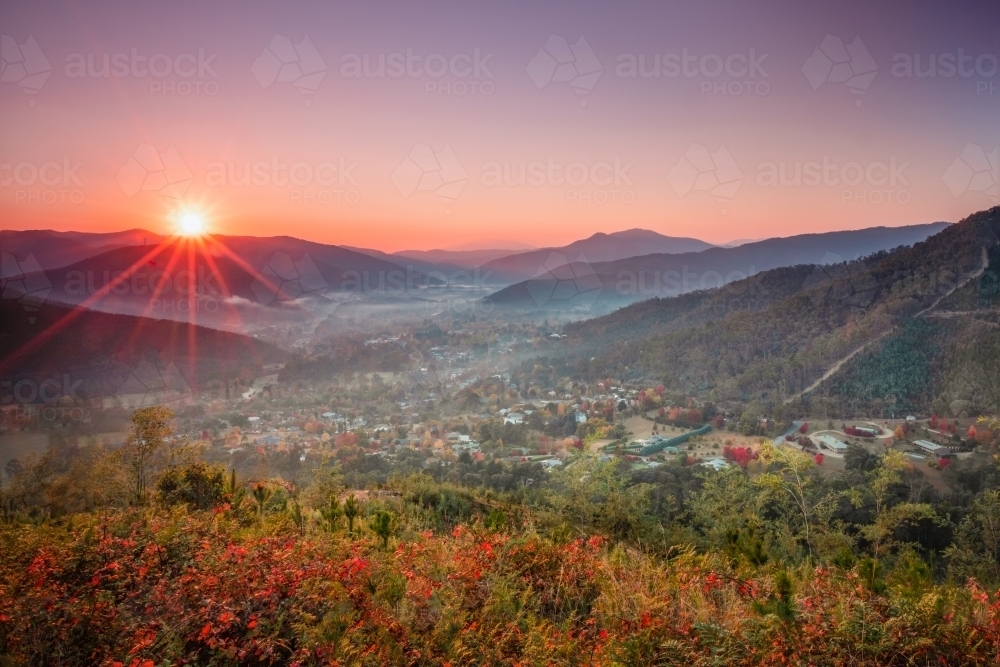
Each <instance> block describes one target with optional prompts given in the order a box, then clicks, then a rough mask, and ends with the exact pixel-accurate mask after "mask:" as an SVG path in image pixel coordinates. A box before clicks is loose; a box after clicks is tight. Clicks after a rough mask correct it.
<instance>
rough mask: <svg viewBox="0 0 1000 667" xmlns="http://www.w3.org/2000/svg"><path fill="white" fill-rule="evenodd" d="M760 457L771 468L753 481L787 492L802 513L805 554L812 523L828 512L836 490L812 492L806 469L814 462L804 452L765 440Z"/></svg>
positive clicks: (810, 542) (811, 477) (821, 520)
mask: <svg viewBox="0 0 1000 667" xmlns="http://www.w3.org/2000/svg"><path fill="white" fill-rule="evenodd" d="M761 459H763V460H764V461H765V462H767V463H770V464H771V467H772V470H770V471H768V472H766V473H764V474H762V475H761V476H760V477H758V478H757V480H756V483H757V484H758V485H759V486H761V487H763V488H766V489H770V490H771V491H773V492H776V493H778V494H783V495H785V496H787V497H788V498H789V499H790V500H791V502H792V504H793V505H794V506H795V509H796V511H797V513H798V514H799V515H800V516H801V517H802V538H803V540H804V541H805V543H806V551H807V552H808V555H809V558H810V559H811V558H812V553H813V537H812V524H813V523H814V522H816V523H819V524H821V525H822V524H823V523H826V521H825V520H826V519H828V518H829V515H830V514H831V513H832V511H833V509H834V507H835V505H836V502H837V499H838V495H837V494H828V495H820V496H819V497H818V498H817V497H816V494H815V493H813V490H812V486H813V482H814V481H815V476H814V475H813V474H811V473H810V470H811V469H812V468H813V466H814V465H815V464H814V463H813V461H812V459H811V458H810V457H809V456H806V455H805V454H801V453H799V452H794V451H791V450H788V449H785V448H784V447H775V446H774V445H772V444H770V443H768V444H766V445H764V447H763V448H762V449H761Z"/></svg>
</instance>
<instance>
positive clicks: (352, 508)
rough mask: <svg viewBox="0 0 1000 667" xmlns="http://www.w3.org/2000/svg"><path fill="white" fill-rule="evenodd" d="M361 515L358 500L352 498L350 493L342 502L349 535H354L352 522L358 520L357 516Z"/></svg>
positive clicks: (352, 495)
mask: <svg viewBox="0 0 1000 667" xmlns="http://www.w3.org/2000/svg"><path fill="white" fill-rule="evenodd" d="M360 513H361V505H360V504H358V499H357V498H355V497H354V494H353V493H352V494H351V495H350V496H349V497H348V498H347V500H346V501H344V516H346V517H347V530H348V532H350V533H351V534H353V533H354V520H355V519H356V518H358V514H360Z"/></svg>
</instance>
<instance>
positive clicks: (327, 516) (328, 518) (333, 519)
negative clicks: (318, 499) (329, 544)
mask: <svg viewBox="0 0 1000 667" xmlns="http://www.w3.org/2000/svg"><path fill="white" fill-rule="evenodd" d="M320 514H321V515H322V516H323V521H325V522H326V526H327V530H329V531H330V532H331V533H332V532H334V531H336V530H337V523H338V522H339V521H340V517H341V516H343V514H344V510H343V508H341V506H340V498H338V497H337V496H330V502H329V503H327V505H326V507H324V508H323V509H321V510H320Z"/></svg>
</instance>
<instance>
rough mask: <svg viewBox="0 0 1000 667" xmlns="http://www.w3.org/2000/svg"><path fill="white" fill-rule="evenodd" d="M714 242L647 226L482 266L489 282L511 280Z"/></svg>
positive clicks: (706, 246) (701, 247)
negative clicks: (574, 265) (579, 263)
mask: <svg viewBox="0 0 1000 667" xmlns="http://www.w3.org/2000/svg"><path fill="white" fill-rule="evenodd" d="M712 247H713V246H712V245H711V244H710V243H705V242H704V241H699V240H698V239H690V238H681V237H673V236H664V235H662V234H658V233H656V232H653V231H650V230H648V229H628V230H625V231H622V232H612V233H610V234H604V233H602V232H599V233H597V234H594V235H593V236H590V237H587V238H585V239H581V240H579V241H574V242H573V243H570V244H569V245H564V246H559V247H555V248H541V249H539V250H532V251H529V252H522V253H518V254H516V255H510V256H507V257H501V258H498V259H494V260H491V261H489V262H487V263H486V264H483V265H482V266H481V267H480V274H481V275H484V276H485V275H489V276H490V278H489V280H490V282H493V283H500V284H509V283H513V282H517V281H521V280H526V279H528V278H531V277H533V276H536V275H538V273H539V271H540V270H544V269H546V268H553V267H555V266H559V265H561V264H567V263H570V262H577V261H584V262H589V263H594V262H608V261H614V260H620V259H625V258H628V257H636V256H641V255H649V254H652V253H662V254H676V253H694V252H700V251H702V250H707V249H709V248H712Z"/></svg>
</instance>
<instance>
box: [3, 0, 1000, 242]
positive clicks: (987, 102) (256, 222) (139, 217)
mask: <svg viewBox="0 0 1000 667" xmlns="http://www.w3.org/2000/svg"><path fill="white" fill-rule="evenodd" d="M754 4H755V5H757V6H750V5H749V3H740V2H702V3H614V4H612V3H581V2H576V3H569V2H564V3H544V4H541V5H540V3H534V2H522V3H426V2H400V3H353V4H345V3H330V2H296V1H291V2H259V1H251V2H246V1H242V2H203V1H202V2H176V1H175V2H166V1H158V2H118V1H110V2H105V1H93V0H92V1H90V2H70V3H66V2H47V1H31V2H28V1H26V0H13V1H10V2H5V3H3V4H2V5H0V33H2V34H3V35H4V38H3V46H4V48H3V61H4V72H3V83H2V85H0V118H2V122H0V216H2V219H3V227H5V228H20V229H26V228H40V227H44V228H55V229H83V230H102V231H103V230H113V229H123V228H128V227H136V226H141V227H146V228H149V229H152V230H154V231H158V232H166V231H170V230H172V229H173V227H174V225H175V224H176V222H177V219H178V217H179V216H180V215H182V214H183V213H184V212H194V213H196V214H199V215H202V216H204V217H205V218H206V220H207V222H208V224H209V226H210V228H211V229H213V230H215V231H219V232H222V233H250V234H261V235H264V234H293V235H296V236H300V237H304V238H310V239H315V240H320V241H325V242H330V243H341V244H347V245H356V246H369V247H378V248H383V249H387V250H398V249H403V248H430V247H447V246H453V245H457V244H462V243H466V242H470V241H476V240H480V239H487V238H490V239H493V238H503V239H510V240H515V241H521V242H525V243H531V244H535V245H544V244H555V243H563V242H567V241H569V240H571V239H573V238H578V237H581V236H584V235H589V234H591V233H593V232H596V231H614V230H618V229H627V228H631V227H645V228H649V229H654V230H656V231H659V232H661V233H665V234H671V235H678V236H694V237H699V238H703V239H705V240H708V241H713V242H723V241H728V240H731V239H735V238H747V237H753V238H756V237H764V236H783V235H790V234H796V233H802V232H807V231H824V230H830V229H846V228H858V227H867V226H873V225H879V224H886V225H900V224H909V223H917V222H928V221H933V220H957V219H959V218H961V217H963V216H964V215H966V214H968V213H970V212H972V211H975V210H978V209H982V208H986V207H988V206H990V205H993V204H995V203H996V198H997V190H996V181H997V165H996V159H997V158H996V156H997V153H996V149H997V146H998V144H1000V74H998V73H997V59H998V57H1000V20H998V19H1000V5H998V4H997V3H995V2H991V3H987V2H981V3H964V7H959V8H955V7H950V6H947V5H945V4H944V3H928V2H877V3H862V2H847V3H826V4H824V5H822V6H821V5H820V4H819V3H814V2H769V3H767V4H766V5H761V4H759V3H754ZM276 36H277V37H278V39H275V38H276ZM581 37H582V38H583V41H580V39H581ZM282 38H284V39H282ZM29 40H33V42H31V41H29ZM35 44H37V50H36V49H35V48H34V45H35ZM296 45H298V47H299V48H298V49H297V50H296V48H295V46H296ZM310 45H311V46H310ZM269 47H270V48H269ZM289 47H291V48H290V49H289ZM133 50H134V53H135V55H136V58H134V59H133V57H132V54H133ZM286 51H287V52H286ZM39 53H40V54H41V56H42V57H41V58H39V56H38V54H39ZM477 53H478V57H477ZM408 54H409V55H410V63H409V71H407V69H406V58H407V55H408ZM685 56H686V60H685ZM105 58H107V61H108V76H107V77H104V76H102V74H103V70H104V62H105ZM380 58H381V59H382V61H383V62H385V67H384V68H383V69H381V70H379V67H378V63H379V61H380ZM932 58H933V63H934V66H933V68H932V67H931V64H930V63H931V61H932ZM366 59H367V63H368V71H369V72H370V73H371V74H373V76H365V75H364V73H363V71H362V74H361V76H354V74H356V73H357V68H356V67H355V66H356V65H357V64H358V63H360V64H361V68H362V70H363V68H364V62H365V60H366ZM640 59H641V60H640ZM199 60H200V63H199ZM750 60H754V61H756V65H754V66H752V67H751V66H750V65H749V64H748V61H750ZM397 62H402V63H403V66H402V68H400V69H401V72H402V75H401V76H398V75H394V74H397V72H396V68H397V66H396V63H397ZM477 62H478V68H477V67H476V63H477ZM633 62H634V63H635V67H634V68H631V63H633ZM657 62H659V71H658V72H657ZM640 63H641V66H642V68H643V70H644V71H645V72H646V73H647V74H649V75H650V76H648V77H643V76H641V74H640V73H639V71H638V70H639V68H640ZM908 64H910V65H914V64H915V65H917V67H918V70H919V72H921V73H922V74H924V75H926V76H918V75H917V73H916V72H914V71H913V69H912V67H911V68H910V69H907V66H908ZM151 65H152V69H153V70H154V72H156V73H158V76H157V75H155V74H153V73H150V72H149V71H148V70H149V69H150V66H151ZM88 67H92V68H93V70H92V72H90V71H88ZM46 70H50V71H49V74H48V76H47V77H46V76H45V75H44V72H45V71H46ZM428 70H429V71H428ZM115 71H117V72H118V73H120V74H121V76H115V75H114V74H113V72H115ZM632 72H635V76H634V77H632V76H630V74H631V73H632ZM657 73H658V76H657ZM963 73H964V74H963ZM930 74H933V76H929V75H930ZM303 91H305V92H303ZM247 167H249V170H248V169H247ZM522 171H523V173H524V179H523V182H522V179H520V178H519V177H520V174H521V173H522ZM796 173H797V174H798V177H797V178H796Z"/></svg>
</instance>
